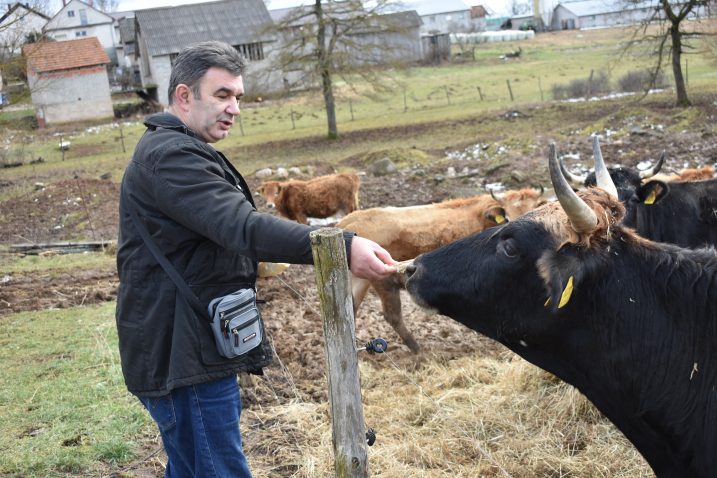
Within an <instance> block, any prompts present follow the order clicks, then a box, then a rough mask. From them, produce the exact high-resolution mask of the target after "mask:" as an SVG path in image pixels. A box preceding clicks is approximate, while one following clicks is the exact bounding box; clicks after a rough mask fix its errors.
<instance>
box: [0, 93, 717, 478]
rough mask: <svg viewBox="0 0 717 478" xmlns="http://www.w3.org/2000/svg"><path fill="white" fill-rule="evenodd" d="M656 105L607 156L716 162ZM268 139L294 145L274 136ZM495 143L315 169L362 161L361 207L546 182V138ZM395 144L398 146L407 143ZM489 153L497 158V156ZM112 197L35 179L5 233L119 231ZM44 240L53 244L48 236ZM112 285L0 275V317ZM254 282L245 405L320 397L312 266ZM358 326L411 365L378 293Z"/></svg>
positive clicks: (464, 336) (570, 142) (79, 300)
mask: <svg viewBox="0 0 717 478" xmlns="http://www.w3.org/2000/svg"><path fill="white" fill-rule="evenodd" d="M609 108H610V106H606V109H605V111H604V112H603V114H605V115H608V114H609V111H608V110H609ZM701 108H702V111H703V112H702V115H701V118H703V119H704V121H709V120H710V119H711V121H712V124H714V122H715V121H716V118H717V106H716V103H715V102H714V101H711V100H710V101H708V102H706V103H705V104H704V105H702V106H701ZM661 111H664V118H663V120H662V121H659V122H653V123H650V124H646V123H645V122H644V121H641V120H640V119H639V118H636V119H634V124H632V125H630V124H622V125H614V128H615V129H618V128H619V127H621V130H622V131H623V133H622V134H621V135H619V136H617V135H612V136H611V135H610V134H611V133H610V131H607V130H606V131H602V132H601V133H602V134H604V135H605V136H606V138H605V139H604V140H603V153H604V155H605V157H606V160H607V161H608V162H609V163H615V162H617V161H616V160H615V158H621V159H623V161H620V162H622V163H623V164H625V165H626V166H636V165H637V164H638V163H639V162H640V161H641V160H642V159H652V160H654V159H656V158H657V157H658V156H659V153H660V152H661V151H663V150H664V151H666V153H667V156H668V163H667V166H666V170H667V171H676V170H679V169H681V168H682V167H686V166H691V167H694V166H702V165H710V166H714V164H715V163H717V137H715V135H714V132H713V131H712V129H711V127H704V128H703V127H700V126H699V124H697V125H691V126H690V127H688V128H686V129H684V130H679V131H676V130H673V129H671V128H670V123H671V122H672V123H674V122H675V121H678V119H675V115H674V111H673V110H672V108H670V107H669V105H660V104H656V105H654V106H653V108H652V114H653V115H654V116H655V117H659V115H660V112H661ZM506 113H510V112H506ZM528 114H530V111H528ZM535 114H538V113H537V112H535ZM593 114H595V111H593ZM598 114H600V113H599V112H598ZM489 120H494V121H503V122H505V124H506V128H520V127H521V124H520V122H521V121H523V120H522V119H521V117H520V116H518V115H516V116H515V117H513V118H509V115H501V116H495V117H492V118H488V119H486V118H480V119H478V118H477V119H476V120H475V121H476V123H477V124H480V123H481V122H484V121H489ZM594 120H595V117H594V116H591V117H586V118H572V119H571V121H572V122H573V123H571V126H570V127H571V128H574V130H575V131H580V129H581V127H582V125H581V121H582V122H585V123H587V122H590V121H594ZM526 121H527V119H526ZM625 121H630V120H629V119H626V120H625ZM396 134H400V131H399V129H397V130H396V131H392V130H381V131H367V132H363V133H361V132H359V133H352V135H355V136H356V140H357V141H358V140H361V141H364V140H365V138H360V137H359V136H361V135H364V136H367V137H376V135H396ZM426 134H430V130H428V129H427V131H426ZM549 134H550V132H546V135H545V137H549ZM567 138H568V139H567V140H566V141H565V142H564V143H563V144H561V145H560V146H559V150H560V151H564V152H571V153H579V154H580V158H579V159H577V158H576V157H575V156H573V155H569V156H566V157H565V161H566V163H567V164H568V165H570V166H573V167H574V168H575V170H576V171H577V170H578V169H579V167H580V166H583V167H584V166H586V165H589V160H590V158H591V153H590V142H589V139H588V138H587V136H586V135H585V134H583V133H579V134H567ZM544 139H545V138H543V139H542V140H541V141H544ZM311 141H315V140H311ZM275 147H291V145H288V144H287V145H281V144H276V145H275ZM501 148H502V145H501V143H500V142H491V141H489V140H488V141H486V142H485V143H484V144H481V145H480V146H478V147H476V146H475V145H472V144H457V145H455V146H454V147H453V148H449V149H448V150H445V151H431V152H428V154H429V155H430V156H432V157H433V158H434V160H431V161H428V162H425V161H416V162H411V161H410V160H408V161H406V160H405V158H404V160H402V161H397V164H398V168H397V170H396V171H394V172H390V173H388V174H377V172H376V170H375V168H374V166H375V164H376V163H377V162H380V161H381V160H383V159H386V158H388V159H395V158H393V156H392V155H393V154H394V153H392V152H390V151H388V152H385V154H380V153H379V154H373V155H371V156H370V160H367V157H365V156H362V157H353V158H346V159H344V160H342V163H341V164H337V165H322V164H314V165H311V166H312V168H313V169H312V171H313V174H317V175H318V174H324V173H329V172H332V171H333V170H335V169H336V168H341V169H346V168H354V169H356V170H357V171H359V172H361V173H364V174H363V175H362V184H361V192H360V197H361V205H362V207H363V208H368V207H375V206H384V205H393V206H405V205H414V204H425V203H430V202H437V201H441V200H443V199H447V198H452V197H458V196H469V195H473V194H479V193H484V192H485V189H484V187H485V185H486V184H490V183H494V182H503V183H504V184H505V185H506V186H507V187H509V188H516V187H521V186H529V185H538V184H543V185H546V187H547V186H548V184H546V177H547V172H546V169H547V168H546V164H545V162H546V160H545V158H544V157H543V156H542V155H541V154H539V153H540V151H541V150H544V149H546V148H545V145H544V144H542V142H541V144H540V145H539V147H538V148H536V151H537V152H534V153H533V154H531V155H526V154H525V153H524V152H521V151H510V150H508V151H505V149H503V150H501ZM402 154H403V155H404V156H405V152H403V153H402ZM496 158H499V159H500V161H496ZM450 168H452V169H450ZM453 172H455V177H454V176H453ZM246 173H247V172H245V174H246ZM246 176H247V180H248V182H249V184H250V186H251V187H253V188H256V186H258V184H259V183H260V180H259V179H258V178H256V177H255V176H254V174H253V172H248V174H246ZM10 186H12V183H11V182H9V181H4V180H0V188H2V187H10ZM117 199H118V185H117V184H116V183H114V182H111V181H109V180H101V179H81V178H75V179H70V180H62V181H59V182H56V183H49V184H45V185H38V186H37V188H36V189H35V190H33V191H32V192H30V193H27V194H25V195H24V196H22V197H17V198H13V199H10V200H6V201H4V202H1V203H0V212H2V214H0V245H9V244H17V243H26V242H34V243H52V242H58V241H72V240H78V239H83V240H90V241H91V240H114V239H115V238H116V236H117ZM257 203H258V207H259V209H260V210H262V211H264V212H268V211H267V210H266V208H265V207H264V204H263V201H262V200H261V198H257ZM48 251H49V252H47V253H50V254H51V253H54V252H52V248H49V249H48ZM108 253H110V254H111V253H112V251H109V252H108ZM117 285H118V280H117V276H116V271H115V270H114V268H109V269H107V270H92V269H89V270H88V269H82V270H76V271H64V272H62V273H56V272H52V271H48V272H36V273H15V274H9V275H5V276H3V277H0V322H1V321H2V316H3V315H7V314H9V313H12V312H20V311H25V310H30V309H38V308H39V309H46V308H64V307H74V306H78V305H88V304H93V303H98V302H102V301H112V300H114V299H115V298H116V291H117ZM258 290H259V294H260V296H261V298H263V299H265V300H266V304H265V305H264V306H263V309H262V311H263V316H264V318H265V321H266V325H267V328H268V331H269V333H270V336H271V339H272V340H273V343H274V346H275V349H276V352H277V356H278V359H279V360H277V361H276V362H275V364H274V365H273V366H272V367H271V368H270V369H269V370H267V376H266V379H265V380H261V381H260V380H257V379H253V380H251V381H252V382H253V385H252V386H250V387H245V390H244V400H245V404H246V405H247V406H251V405H252V404H254V403H261V404H262V405H267V406H268V405H271V404H272V403H281V402H283V401H285V400H292V399H296V398H299V399H301V400H304V401H306V400H315V401H323V400H326V398H327V397H326V393H327V392H326V387H325V380H324V373H325V371H324V370H325V368H324V363H323V361H324V357H323V354H324V351H323V332H322V325H321V318H320V315H319V309H318V300H317V294H316V291H315V283H314V275H313V270H312V268H311V267H309V266H292V267H290V268H289V269H288V270H287V271H286V272H284V273H283V274H282V275H280V276H278V277H275V278H269V279H261V280H260V281H259V284H258ZM402 300H403V304H404V309H403V310H404V317H405V320H406V322H407V324H408V326H409V328H410V329H411V330H412V331H413V333H414V335H415V337H416V338H417V340H418V341H419V343H420V344H421V345H422V346H423V347H424V350H427V351H430V352H431V353H437V354H441V355H445V356H446V357H450V356H455V355H460V354H466V353H472V352H474V351H475V350H481V351H482V353H499V352H500V351H501V350H502V349H501V347H500V346H497V345H495V344H493V343H492V342H489V341H488V340H486V339H483V338H482V337H479V336H478V335H477V334H475V333H473V332H470V331H468V330H466V329H465V328H463V327H462V326H459V325H457V324H456V323H453V322H452V321H450V320H449V319H446V318H443V317H439V316H435V315H431V314H428V313H426V312H424V311H422V310H419V309H418V308H417V307H416V306H414V305H413V304H412V303H411V302H410V300H409V299H408V297H407V296H406V295H405V293H404V294H403V295H402ZM356 333H357V340H358V342H359V343H362V342H365V341H367V340H370V339H372V338H374V337H383V338H385V339H386V340H387V341H388V342H389V344H390V350H391V352H392V357H393V360H397V361H399V362H400V363H401V364H402V365H403V366H414V365H415V363H416V359H415V356H413V354H411V353H410V352H409V351H408V349H407V348H406V347H405V346H404V345H402V344H401V343H400V341H399V339H398V337H397V335H396V334H395V333H394V332H393V330H392V329H391V328H390V326H388V324H387V323H386V322H385V321H384V320H383V318H382V315H381V312H380V303H379V301H378V299H377V298H376V297H375V296H374V295H369V297H368V298H367V300H366V301H365V302H364V304H363V305H362V307H361V309H360V311H359V314H358V316H357V321H356ZM377 357H378V356H366V359H367V360H378V358H377ZM289 377H290V378H289ZM249 443H251V441H249ZM145 465H147V464H145ZM140 468H143V469H144V471H141V470H140V469H135V470H134V472H135V473H137V474H138V475H137V476H152V474H153V473H154V472H157V473H159V471H158V470H157V469H156V467H155V469H154V471H152V467H151V466H149V467H148V466H142V467H140ZM131 476H134V475H131Z"/></svg>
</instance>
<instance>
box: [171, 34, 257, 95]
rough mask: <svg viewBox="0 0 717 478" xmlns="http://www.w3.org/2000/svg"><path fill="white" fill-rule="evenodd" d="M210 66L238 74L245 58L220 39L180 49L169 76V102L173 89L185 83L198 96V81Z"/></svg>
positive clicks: (244, 62) (244, 63) (244, 65)
mask: <svg viewBox="0 0 717 478" xmlns="http://www.w3.org/2000/svg"><path fill="white" fill-rule="evenodd" d="M211 67H217V68H223V69H224V70H227V71H228V72H230V73H233V74H235V75H236V76H240V75H241V74H242V73H243V72H244V68H245V67H246V60H245V59H244V57H243V56H242V55H241V53H239V52H238V51H237V50H236V48H234V47H233V46H231V45H229V44H228V43H224V42H220V41H205V42H200V43H194V44H192V45H189V46H187V47H185V48H183V49H182V51H180V52H179V54H178V55H177V58H176V59H175V60H174V65H173V66H172V74H171V75H170V77H169V92H168V93H169V95H168V98H169V104H170V105H171V104H172V103H174V90H176V89H177V85H180V84H185V85H187V86H188V87H189V88H190V89H191V90H192V94H193V95H194V97H195V98H199V82H200V81H201V80H202V77H203V76H204V74H205V73H206V72H207V70H208V69H209V68H211Z"/></svg>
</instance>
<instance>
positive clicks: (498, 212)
mask: <svg viewBox="0 0 717 478" xmlns="http://www.w3.org/2000/svg"><path fill="white" fill-rule="evenodd" d="M484 217H485V218H486V219H488V220H490V221H493V222H494V223H496V224H503V223H504V222H508V216H507V215H506V214H505V209H503V208H502V207H493V208H490V209H489V210H487V211H486V212H485V214H484Z"/></svg>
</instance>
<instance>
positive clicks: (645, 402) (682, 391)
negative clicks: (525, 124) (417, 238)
mask: <svg viewBox="0 0 717 478" xmlns="http://www.w3.org/2000/svg"><path fill="white" fill-rule="evenodd" d="M549 166H550V175H551V179H552V182H553V187H554V188H555V191H556V195H557V197H558V200H559V204H558V203H549V204H546V205H543V206H542V207H540V208H538V209H536V210H534V211H532V212H529V213H527V214H525V215H524V216H523V217H521V218H519V219H517V220H515V221H511V222H510V223H508V224H505V225H502V226H499V227H496V228H494V229H492V230H490V231H484V232H482V233H479V234H475V235H473V236H470V237H468V238H465V239H462V240H460V241H457V242H454V243H452V244H449V245H447V246H444V247H442V248H440V249H437V250H435V251H432V252H429V253H426V254H424V255H421V256H419V257H418V258H417V259H416V260H415V261H414V263H413V264H412V265H410V266H409V267H408V268H407V269H406V276H407V278H408V281H407V289H408V291H409V293H410V295H411V297H412V298H413V299H414V300H415V301H416V302H418V303H419V304H421V305H423V306H426V307H430V308H432V309H435V310H437V311H438V312H439V313H441V314H444V315H447V316H449V317H451V318H453V319H455V320H457V321H459V322H461V323H463V324H464V325H466V326H468V327H469V328H471V329H474V330H476V331H478V332H480V333H482V334H484V335H486V336H488V337H490V338H493V339H495V340H497V341H499V342H500V343H502V344H504V345H505V346H507V347H508V348H510V349H511V350H513V351H514V352H515V353H517V354H518V355H520V356H522V357H523V358H525V359H526V360H528V361H529V362H531V363H533V364H535V365H537V366H539V367H541V368H543V369H545V370H547V371H549V372H551V373H553V374H555V375H557V376H558V377H560V378H561V379H563V380H565V381H566V382H568V383H570V384H572V385H574V386H575V387H577V388H578V389H579V390H580V391H581V392H582V393H584V394H585V396H586V397H587V398H588V399H589V400H590V401H592V403H593V404H594V405H595V406H596V407H597V408H598V409H599V410H600V411H602V413H603V414H604V415H605V416H606V417H607V418H608V419H609V420H611V421H612V422H613V423H614V424H615V425H616V426H617V428H618V429H620V430H621V431H622V432H623V433H624V434H625V436H626V437H627V439H628V440H630V442H632V443H633V444H634V445H635V447H636V448H637V449H638V451H639V452H640V453H641V454H642V455H643V456H644V457H645V459H646V460H647V462H648V463H649V464H650V466H651V467H652V469H653V470H654V472H655V474H656V475H657V476H658V477H659V478H681V477H691V478H706V477H712V476H714V474H715V470H717V454H715V453H714V450H715V449H716V448H717V350H716V347H715V345H716V344H717V294H715V293H714V291H715V290H717V255H716V254H715V251H714V250H713V249H698V250H691V249H681V248H679V247H677V246H674V245H671V244H662V243H656V242H652V241H649V240H647V239H644V238H642V237H640V236H638V235H636V234H635V233H634V231H633V230H632V229H630V228H627V227H625V226H623V225H621V224H620V222H621V220H622V218H623V214H624V206H623V205H622V203H621V202H620V201H619V200H618V199H617V197H615V196H614V194H612V193H608V192H607V191H606V190H603V189H599V188H590V189H588V190H587V191H583V192H581V193H580V195H579V196H578V195H577V194H576V193H574V192H573V191H572V189H571V188H570V186H569V185H568V183H567V181H566V180H565V178H564V177H563V175H562V174H561V172H560V167H559V165H558V161H557V156H556V154H555V148H554V146H553V145H551V148H550V162H549ZM596 169H597V166H596ZM604 187H606V188H607V190H612V191H614V190H615V188H614V185H607V184H605V185H604ZM546 299H547V300H546Z"/></svg>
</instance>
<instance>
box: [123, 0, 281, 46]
mask: <svg viewBox="0 0 717 478" xmlns="http://www.w3.org/2000/svg"><path fill="white" fill-rule="evenodd" d="M135 18H136V21H137V23H136V28H137V29H138V32H139V34H140V35H141V36H142V38H144V40H145V42H146V44H147V50H148V51H149V54H150V55H151V56H161V55H170V54H172V53H179V51H180V50H182V48H184V47H185V46H187V45H189V44H191V43H196V42H200V41H207V40H218V41H223V42H226V43H229V44H230V45H242V44H247V43H257V42H264V41H273V40H274V38H273V37H272V36H271V35H270V34H268V33H267V32H266V31H265V30H266V28H267V27H270V26H271V25H272V24H273V23H272V21H271V17H270V16H269V11H268V10H267V9H266V5H264V2H263V1H262V0H223V1H219V2H208V3H197V4H192V5H180V6H176V7H162V8H149V9H147V10H137V11H136V12H135Z"/></svg>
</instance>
